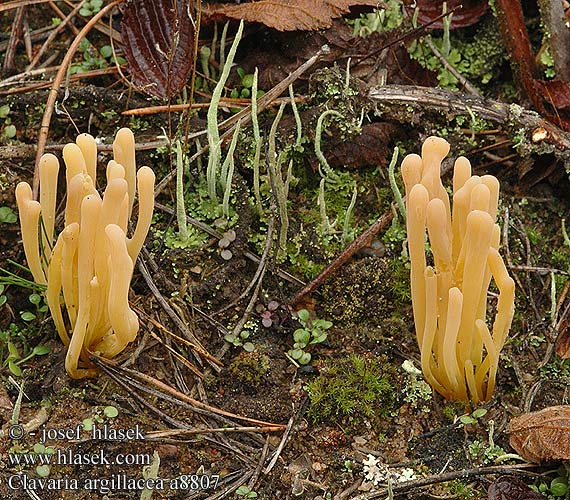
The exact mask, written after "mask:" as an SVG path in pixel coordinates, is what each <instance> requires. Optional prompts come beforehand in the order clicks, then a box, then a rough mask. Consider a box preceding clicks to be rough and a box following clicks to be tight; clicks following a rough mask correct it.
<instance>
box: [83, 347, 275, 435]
mask: <svg viewBox="0 0 570 500" xmlns="http://www.w3.org/2000/svg"><path fill="white" fill-rule="evenodd" d="M92 361H93V362H94V363H95V364H96V365H97V366H99V367H100V368H102V369H105V371H107V372H108V373H116V374H118V375H120V377H127V376H128V377H130V378H131V381H133V382H134V381H138V384H139V386H140V387H141V388H144V390H145V391H148V390H149V389H150V388H151V387H155V388H156V389H157V390H158V391H155V395H160V397H162V398H163V399H169V398H170V399H174V400H176V401H178V402H179V403H180V404H184V405H185V406H186V407H189V408H190V409H193V410H194V411H197V412H199V413H200V412H201V413H205V414H210V415H211V416H216V417H225V418H229V419H236V420H242V421H244V422H248V423H250V424H255V425H259V426H261V427H267V428H270V429H271V431H272V432H277V431H282V430H283V429H285V426H284V425H283V424H274V423H272V422H265V421H263V420H257V419H255V418H250V417H243V416H241V415H236V414H235V413H231V412H229V411H225V410H222V409H220V408H216V407H214V406H210V405H207V404H205V403H202V402H201V401H198V400H197V399H194V398H192V397H190V396H188V395H187V394H183V393H181V392H180V391H177V390H176V389H174V388H172V387H170V386H168V385H167V384H165V383H164V382H161V381H160V380H157V379H155V378H153V377H150V376H149V375H145V374H144V373H140V372H137V371H135V370H131V369H129V368H122V367H119V366H118V365H115V363H113V362H112V361H110V360H107V359H105V358H99V357H97V356H93V357H92Z"/></svg>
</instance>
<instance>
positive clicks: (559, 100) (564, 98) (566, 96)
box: [536, 80, 570, 109]
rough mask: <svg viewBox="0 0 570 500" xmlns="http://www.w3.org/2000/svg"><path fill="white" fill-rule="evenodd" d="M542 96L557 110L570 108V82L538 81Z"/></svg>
mask: <svg viewBox="0 0 570 500" xmlns="http://www.w3.org/2000/svg"><path fill="white" fill-rule="evenodd" d="M536 82H537V84H538V86H539V88H540V90H541V92H542V95H543V96H544V98H545V99H546V100H547V101H548V102H550V104H552V105H553V106H554V107H555V108H558V109H565V108H570V82H563V81H560V80H536Z"/></svg>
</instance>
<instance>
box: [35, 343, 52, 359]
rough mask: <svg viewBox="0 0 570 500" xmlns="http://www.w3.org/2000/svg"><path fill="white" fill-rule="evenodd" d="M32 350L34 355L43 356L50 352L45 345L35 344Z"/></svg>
mask: <svg viewBox="0 0 570 500" xmlns="http://www.w3.org/2000/svg"><path fill="white" fill-rule="evenodd" d="M32 352H33V354H34V356H43V355H44V354H48V353H49V352H50V348H49V347H48V346H47V345H37V346H36V347H34V349H33V351H32Z"/></svg>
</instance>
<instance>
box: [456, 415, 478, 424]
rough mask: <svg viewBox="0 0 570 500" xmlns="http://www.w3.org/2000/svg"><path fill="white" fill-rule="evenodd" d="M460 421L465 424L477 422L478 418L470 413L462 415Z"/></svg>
mask: <svg viewBox="0 0 570 500" xmlns="http://www.w3.org/2000/svg"><path fill="white" fill-rule="evenodd" d="M459 421H460V422H461V423H462V424H463V425H469V424H475V423H477V420H475V419H474V418H473V417H472V416H470V415H461V416H460V417H459Z"/></svg>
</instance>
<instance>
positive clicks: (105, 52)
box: [99, 45, 113, 59]
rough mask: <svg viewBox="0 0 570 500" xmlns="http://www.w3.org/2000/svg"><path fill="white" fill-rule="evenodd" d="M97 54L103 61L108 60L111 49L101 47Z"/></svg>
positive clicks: (106, 46)
mask: <svg viewBox="0 0 570 500" xmlns="http://www.w3.org/2000/svg"><path fill="white" fill-rule="evenodd" d="M99 54H101V55H102V56H103V57H104V58H105V59H108V58H109V57H111V56H112V55H113V49H112V48H111V46H110V45H103V47H101V48H100V49H99Z"/></svg>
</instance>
